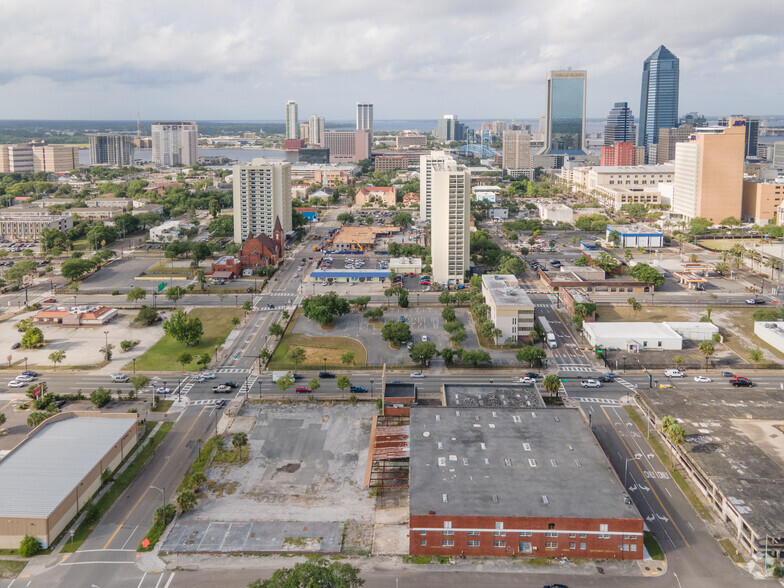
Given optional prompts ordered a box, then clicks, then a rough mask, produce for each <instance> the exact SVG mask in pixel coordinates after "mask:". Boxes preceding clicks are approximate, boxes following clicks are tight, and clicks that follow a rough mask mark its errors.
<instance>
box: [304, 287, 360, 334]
mask: <svg viewBox="0 0 784 588" xmlns="http://www.w3.org/2000/svg"><path fill="white" fill-rule="evenodd" d="M302 310H303V313H304V315H305V316H306V317H307V318H309V319H311V320H314V321H316V322H317V323H319V324H320V325H321V326H322V327H323V326H326V325H328V324H330V323H331V322H332V321H334V320H335V317H336V316H340V315H344V314H348V313H349V311H350V310H351V306H350V305H349V302H348V300H346V299H345V298H340V297H338V295H337V294H336V293H335V292H329V293H328V294H319V295H318V296H315V297H313V298H310V299H305V300H304V301H303V302H302Z"/></svg>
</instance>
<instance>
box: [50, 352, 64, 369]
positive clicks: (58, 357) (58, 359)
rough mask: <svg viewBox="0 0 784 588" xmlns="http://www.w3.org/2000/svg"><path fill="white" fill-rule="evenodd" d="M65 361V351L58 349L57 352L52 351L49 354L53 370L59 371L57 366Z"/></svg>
mask: <svg viewBox="0 0 784 588" xmlns="http://www.w3.org/2000/svg"><path fill="white" fill-rule="evenodd" d="M64 359H65V351H64V350H62V349H58V350H57V351H52V352H51V353H50V354H49V361H51V362H52V368H53V369H54V370H55V371H57V364H58V363H62V362H63V360H64Z"/></svg>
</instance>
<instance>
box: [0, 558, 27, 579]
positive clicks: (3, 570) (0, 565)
mask: <svg viewBox="0 0 784 588" xmlns="http://www.w3.org/2000/svg"><path fill="white" fill-rule="evenodd" d="M26 565H27V562H26V561H18V560H14V559H0V578H16V577H17V576H18V575H19V574H20V573H21V572H22V570H23V569H24V568H25V566H26Z"/></svg>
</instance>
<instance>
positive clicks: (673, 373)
mask: <svg viewBox="0 0 784 588" xmlns="http://www.w3.org/2000/svg"><path fill="white" fill-rule="evenodd" d="M664 375H665V376H667V377H668V378H682V377H683V372H682V371H681V370H664Z"/></svg>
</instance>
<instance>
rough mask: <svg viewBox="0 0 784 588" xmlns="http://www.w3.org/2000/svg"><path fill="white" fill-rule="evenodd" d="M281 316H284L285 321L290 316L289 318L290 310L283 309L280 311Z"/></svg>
mask: <svg viewBox="0 0 784 588" xmlns="http://www.w3.org/2000/svg"><path fill="white" fill-rule="evenodd" d="M280 318H282V319H283V320H284V321H285V320H288V318H289V311H288V310H285V309H284V310H282V311H281V312H280Z"/></svg>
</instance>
